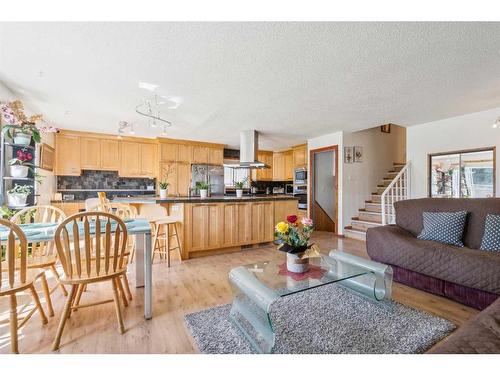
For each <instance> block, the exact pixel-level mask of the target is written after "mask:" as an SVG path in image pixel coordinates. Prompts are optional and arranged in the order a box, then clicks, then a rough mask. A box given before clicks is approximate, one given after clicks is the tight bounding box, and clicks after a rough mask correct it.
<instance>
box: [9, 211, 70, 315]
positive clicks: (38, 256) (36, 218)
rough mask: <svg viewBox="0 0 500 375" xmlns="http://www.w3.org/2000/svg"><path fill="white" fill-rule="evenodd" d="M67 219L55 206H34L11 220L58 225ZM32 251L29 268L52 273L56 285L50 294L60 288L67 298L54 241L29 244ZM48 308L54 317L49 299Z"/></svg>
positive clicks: (29, 255) (22, 222)
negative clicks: (60, 275)
mask: <svg viewBox="0 0 500 375" xmlns="http://www.w3.org/2000/svg"><path fill="white" fill-rule="evenodd" d="M64 219H66V215H65V214H64V212H63V211H62V210H61V209H59V208H57V207H54V206H44V205H40V206H33V207H26V208H24V209H22V210H21V211H19V212H17V213H16V214H15V215H14V216H13V217H12V218H11V219H10V220H11V221H12V222H13V223H15V224H28V223H54V224H58V223H60V222H62V221H63V220H64ZM28 248H29V249H30V250H31V251H30V252H29V253H28V268H30V269H31V268H42V269H44V270H46V271H49V270H50V271H51V272H52V274H53V276H54V278H55V280H56V285H55V286H54V287H53V288H52V289H51V290H50V294H52V293H54V291H56V290H57V288H58V287H59V288H60V289H61V291H62V293H63V294H64V295H65V296H67V295H68V292H67V291H66V288H65V287H64V285H63V284H61V283H60V282H59V272H57V267H56V264H57V252H56V249H55V245H54V241H42V242H31V243H29V244H28ZM47 308H48V311H49V316H54V309H53V307H52V300H51V299H50V297H49V298H48V299H47Z"/></svg>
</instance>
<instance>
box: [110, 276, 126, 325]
mask: <svg viewBox="0 0 500 375" xmlns="http://www.w3.org/2000/svg"><path fill="white" fill-rule="evenodd" d="M118 283H119V280H117V278H114V279H111V284H112V286H113V300H114V301H115V310H116V319H117V320H118V331H119V332H120V333H122V334H123V333H125V327H124V326H123V317H122V310H121V308H120V297H119V296H118Z"/></svg>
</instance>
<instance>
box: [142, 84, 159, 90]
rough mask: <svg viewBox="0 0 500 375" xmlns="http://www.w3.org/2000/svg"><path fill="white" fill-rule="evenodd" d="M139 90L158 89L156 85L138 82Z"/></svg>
mask: <svg viewBox="0 0 500 375" xmlns="http://www.w3.org/2000/svg"><path fill="white" fill-rule="evenodd" d="M139 88H141V89H144V90H148V91H155V90H156V89H157V88H158V85H155V84H154V83H148V82H139Z"/></svg>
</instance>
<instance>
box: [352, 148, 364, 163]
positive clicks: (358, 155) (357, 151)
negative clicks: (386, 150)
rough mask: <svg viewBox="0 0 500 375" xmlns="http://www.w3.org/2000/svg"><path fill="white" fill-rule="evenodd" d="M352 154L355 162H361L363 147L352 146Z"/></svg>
mask: <svg viewBox="0 0 500 375" xmlns="http://www.w3.org/2000/svg"><path fill="white" fill-rule="evenodd" d="M353 156H354V161H355V162H356V163H362V162H363V147H361V146H354V147H353Z"/></svg>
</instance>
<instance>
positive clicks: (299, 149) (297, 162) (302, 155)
mask: <svg viewBox="0 0 500 375" xmlns="http://www.w3.org/2000/svg"><path fill="white" fill-rule="evenodd" d="M292 151H293V168H294V169H295V168H304V167H305V168H307V145H306V144H304V145H299V146H294V147H292Z"/></svg>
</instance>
